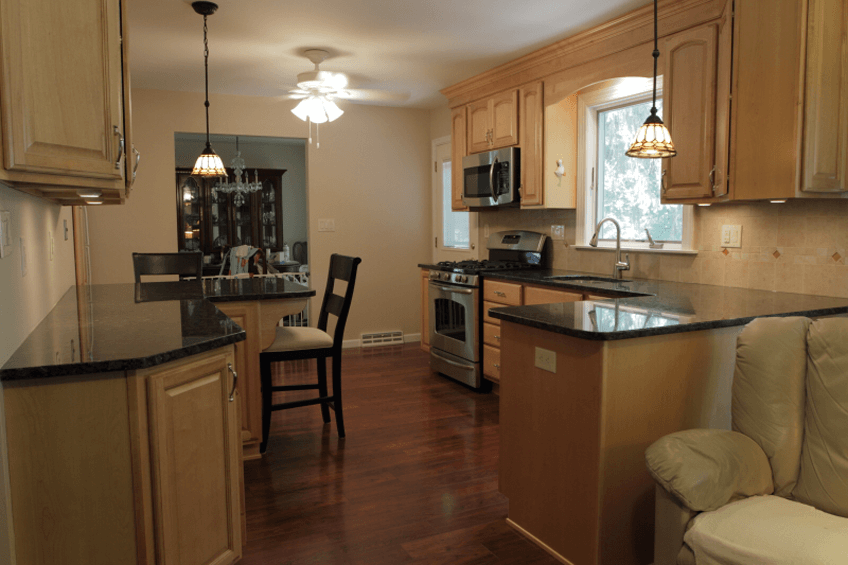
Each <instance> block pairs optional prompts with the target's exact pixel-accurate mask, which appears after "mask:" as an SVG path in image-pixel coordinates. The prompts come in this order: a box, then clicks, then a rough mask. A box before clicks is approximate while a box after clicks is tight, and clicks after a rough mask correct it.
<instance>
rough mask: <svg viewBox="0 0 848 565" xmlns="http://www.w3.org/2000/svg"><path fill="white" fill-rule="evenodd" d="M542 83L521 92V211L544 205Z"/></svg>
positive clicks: (524, 88) (534, 84)
mask: <svg viewBox="0 0 848 565" xmlns="http://www.w3.org/2000/svg"><path fill="white" fill-rule="evenodd" d="M543 97H544V88H543V85H542V83H541V82H535V83H533V84H530V85H527V86H523V87H521V89H519V98H518V109H519V112H518V115H519V120H518V122H519V123H520V124H521V125H520V128H519V131H520V134H521V135H520V137H521V143H520V146H521V207H522V208H525V207H537V206H542V205H544V204H545V188H544V175H543V171H542V167H543V164H544V145H543V144H544V140H545V131H544V128H545V116H544V112H545V106H544V98H543Z"/></svg>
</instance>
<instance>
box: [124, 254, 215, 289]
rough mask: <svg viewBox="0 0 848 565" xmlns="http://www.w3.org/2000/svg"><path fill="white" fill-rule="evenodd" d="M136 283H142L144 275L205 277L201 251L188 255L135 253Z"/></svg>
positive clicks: (198, 278)
mask: <svg viewBox="0 0 848 565" xmlns="http://www.w3.org/2000/svg"><path fill="white" fill-rule="evenodd" d="M132 258H133V270H134V271H135V282H137V283H138V282H141V276H142V275H181V276H185V277H196V278H197V280H198V281H200V280H201V277H202V276H203V254H202V253H201V252H200V251H196V252H194V251H192V252H188V253H133V254H132Z"/></svg>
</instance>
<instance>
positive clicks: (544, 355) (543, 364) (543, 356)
mask: <svg viewBox="0 0 848 565" xmlns="http://www.w3.org/2000/svg"><path fill="white" fill-rule="evenodd" d="M536 367H538V368H539V369H542V370H543V371H548V372H550V373H556V352H555V351H551V350H549V349H542V348H541V347H537V348H536Z"/></svg>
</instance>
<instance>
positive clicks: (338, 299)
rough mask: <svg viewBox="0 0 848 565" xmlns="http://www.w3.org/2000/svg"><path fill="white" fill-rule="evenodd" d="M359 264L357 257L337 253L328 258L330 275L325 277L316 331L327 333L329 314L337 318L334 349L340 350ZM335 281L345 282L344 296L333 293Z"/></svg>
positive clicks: (360, 260) (359, 260)
mask: <svg viewBox="0 0 848 565" xmlns="http://www.w3.org/2000/svg"><path fill="white" fill-rule="evenodd" d="M360 263H362V259H360V258H359V257H347V256H345V255H339V254H337V253H333V254H332V255H331V256H330V274H329V275H328V276H327V288H326V289H325V290H324V300H323V302H322V303H321V313H320V314H319V316H318V329H319V330H321V331H327V320H328V319H329V315H330V314H333V315H334V316H336V317H338V319H337V320H336V328H335V330H334V331H333V348H335V349H341V346H342V341H344V328H345V324H346V323H347V315H348V312H350V303H351V301H352V300H353V287H354V285H355V283H356V271H357V269H358V268H359V264H360ZM336 280H340V281H345V282H347V288H346V289H345V294H344V296H339V295H338V294H334V293H333V287H334V286H335V283H336Z"/></svg>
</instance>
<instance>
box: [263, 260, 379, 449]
mask: <svg viewBox="0 0 848 565" xmlns="http://www.w3.org/2000/svg"><path fill="white" fill-rule="evenodd" d="M361 262H362V259H360V258H359V257H346V256H344V255H338V254H335V253H334V254H333V255H332V256H331V257H330V274H329V276H328V277H327V288H326V289H325V290H324V300H323V302H322V303H321V313H320V314H319V316H318V327H317V328H305V327H288V326H285V327H279V326H278V327H277V336H276V339H274V343H272V344H271V345H270V346H269V347H268V348H267V349H265V350H264V351H263V352H262V353H260V355H259V367H260V381H261V385H262V443H261V444H260V446H259V452H260V453H265V449H266V448H267V447H268V433H269V430H270V429H271V412H273V411H274V410H287V409H289V408H299V407H301V406H311V405H313V404H320V405H321V416H322V417H323V419H324V423H328V422H329V421H330V410H329V408H332V409H333V411H334V412H335V413H336V427H337V428H338V432H339V437H345V430H344V416H343V414H342V383H341V370H342V341H343V340H344V328H345V323H346V322H347V315H348V312H350V303H351V300H352V299H353V287H354V284H355V282H356V271H357V269H358V267H359V264H360V263H361ZM336 280H340V281H346V282H347V288H346V289H345V293H344V297H342V296H339V295H337V294H334V293H333V287H334V286H335V282H336ZM330 314H332V315H334V316H336V317H337V320H336V327H335V330H334V332H333V335H332V336H330V334H328V333H327V320H328V319H329V315H330ZM327 357H331V358H332V359H333V394H328V390H327ZM313 358H314V359H316V360H317V362H318V382H317V383H314V384H306V385H283V386H273V385H272V383H271V365H272V363H276V362H279V361H289V360H294V359H313ZM313 389H317V390H318V397H316V398H309V399H306V400H295V401H291V402H283V403H281V404H273V403H272V402H271V396H272V395H273V393H274V392H277V391H288V390H313Z"/></svg>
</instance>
